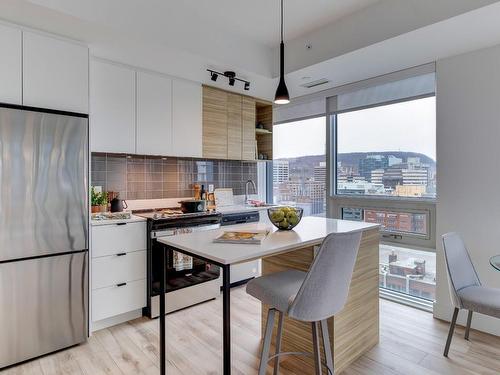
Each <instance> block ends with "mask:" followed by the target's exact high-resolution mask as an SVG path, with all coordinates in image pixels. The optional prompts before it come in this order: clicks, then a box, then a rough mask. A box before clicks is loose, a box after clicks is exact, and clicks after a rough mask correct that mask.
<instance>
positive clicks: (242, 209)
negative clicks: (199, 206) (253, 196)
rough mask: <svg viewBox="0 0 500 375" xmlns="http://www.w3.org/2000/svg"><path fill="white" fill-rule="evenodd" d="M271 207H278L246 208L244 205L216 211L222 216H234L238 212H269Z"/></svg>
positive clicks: (223, 207) (220, 208)
mask: <svg viewBox="0 0 500 375" xmlns="http://www.w3.org/2000/svg"><path fill="white" fill-rule="evenodd" d="M270 207H276V206H261V207H252V206H245V205H243V204H235V205H234V206H222V207H217V209H216V211H217V212H220V213H221V214H234V213H238V212H251V211H262V210H267V209H268V208H270Z"/></svg>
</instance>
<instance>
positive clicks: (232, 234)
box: [214, 229, 269, 245]
mask: <svg viewBox="0 0 500 375" xmlns="http://www.w3.org/2000/svg"><path fill="white" fill-rule="evenodd" d="M268 234H269V230H267V229H262V230H247V231H227V232H224V233H222V234H221V235H220V236H219V237H217V238H215V239H214V242H217V243H234V244H253V245H260V244H261V242H262V240H263V239H264V238H266V236H267V235H268Z"/></svg>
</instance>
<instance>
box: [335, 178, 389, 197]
mask: <svg viewBox="0 0 500 375" xmlns="http://www.w3.org/2000/svg"><path fill="white" fill-rule="evenodd" d="M337 192H338V193H339V194H350V195H362V194H369V195H381V194H384V193H385V189H384V185H382V184H374V183H371V182H366V181H353V182H337Z"/></svg>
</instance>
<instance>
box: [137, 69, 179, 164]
mask: <svg viewBox="0 0 500 375" xmlns="http://www.w3.org/2000/svg"><path fill="white" fill-rule="evenodd" d="M136 152H137V153H138V154H144V155H171V154H172V80H171V79H170V78H168V77H165V76H162V75H159V74H151V73H145V72H137V150H136Z"/></svg>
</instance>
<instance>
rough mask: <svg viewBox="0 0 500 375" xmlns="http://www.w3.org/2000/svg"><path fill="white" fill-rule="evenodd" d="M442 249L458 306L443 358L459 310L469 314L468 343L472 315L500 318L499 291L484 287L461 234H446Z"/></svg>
mask: <svg viewBox="0 0 500 375" xmlns="http://www.w3.org/2000/svg"><path fill="white" fill-rule="evenodd" d="M443 247H444V255H445V260H446V267H447V269H448V284H449V286H450V294H451V299H452V301H453V305H454V306H455V310H454V311H453V318H452V319H451V323H450V331H449V332H448V339H447V340H446V346H445V348H444V356H445V357H448V352H449V350H450V344H451V339H452V337H453V331H454V330H455V324H456V322H457V317H458V312H459V310H460V309H466V310H469V314H468V316H467V326H466V328H465V339H466V340H468V339H469V330H470V324H471V321H472V313H473V312H478V313H480V314H484V315H489V316H493V317H495V318H500V289H496V288H489V287H486V286H482V285H481V281H480V280H479V277H478V276H477V272H476V270H475V268H474V265H473V264H472V261H471V259H470V256H469V252H468V251H467V248H466V247H465V244H464V241H463V240H462V238H461V237H460V235H459V234H458V233H446V234H444V235H443Z"/></svg>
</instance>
